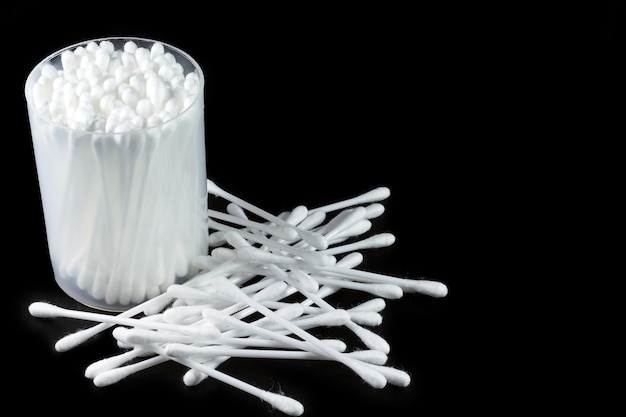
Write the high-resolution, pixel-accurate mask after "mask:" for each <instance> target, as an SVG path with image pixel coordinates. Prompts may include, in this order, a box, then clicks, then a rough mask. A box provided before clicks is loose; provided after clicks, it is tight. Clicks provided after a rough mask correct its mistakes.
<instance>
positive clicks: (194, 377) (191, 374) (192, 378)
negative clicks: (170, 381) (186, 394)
mask: <svg viewBox="0 0 626 417" xmlns="http://www.w3.org/2000/svg"><path fill="white" fill-rule="evenodd" d="M205 378H206V374H203V373H202V372H200V371H196V370H195V369H190V370H188V371H187V372H185V375H183V384H185V385H186V386H188V387H195V386H196V385H198V384H199V383H200V382H202V381H204V379H205Z"/></svg>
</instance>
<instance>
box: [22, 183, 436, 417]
mask: <svg viewBox="0 0 626 417" xmlns="http://www.w3.org/2000/svg"><path fill="white" fill-rule="evenodd" d="M207 188H208V189H209V190H210V189H211V186H210V185H207ZM214 191H215V190H214ZM387 193H388V189H386V188H385V187H380V188H379V189H376V190H372V191H371V192H369V193H366V194H364V195H362V196H359V197H358V198H353V199H348V200H344V201H343V202H339V203H336V204H333V205H327V206H322V207H320V208H318V209H313V210H309V209H307V208H306V207H305V206H297V207H296V208H295V209H294V210H292V211H285V212H283V213H281V214H280V215H279V216H276V218H278V219H281V220H282V222H284V223H280V222H279V221H277V220H276V219H275V218H273V217H272V216H271V215H270V216H263V215H262V213H263V210H262V209H258V208H256V212H254V211H253V210H249V209H248V208H246V205H245V202H244V204H243V205H241V201H238V200H236V197H235V198H233V199H232V200H233V201H230V202H229V204H228V207H227V211H228V214H222V213H219V212H213V213H212V212H211V211H208V212H207V213H208V215H209V217H211V216H212V218H209V219H208V220H207V223H206V224H207V226H208V227H210V228H212V229H214V230H215V232H213V233H212V234H207V236H208V237H209V239H208V241H210V242H213V243H215V246H212V250H211V251H210V255H201V256H199V257H198V258H197V259H196V260H194V261H193V264H194V265H196V266H198V267H199V269H200V271H199V272H198V274H197V276H194V277H192V278H191V279H189V280H188V281H187V282H184V283H181V284H174V283H172V284H169V285H168V286H167V288H165V289H164V293H163V294H161V295H159V296H157V297H155V299H154V300H150V301H149V302H145V303H142V304H140V305H138V306H136V308H131V309H130V310H129V311H128V312H123V313H121V314H118V315H117V316H112V315H108V314H104V315H102V316H104V317H99V316H92V317H90V318H87V316H80V318H82V319H86V320H88V319H91V320H96V321H97V320H105V319H107V318H111V317H117V318H116V319H107V320H111V322H104V321H103V322H101V323H100V324H99V325H97V326H94V327H93V328H90V329H94V328H98V329H99V331H102V330H103V329H106V328H109V327H112V326H114V325H117V327H115V328H114V329H113V331H112V335H113V337H114V338H115V339H116V340H117V344H118V346H119V347H120V348H122V349H128V351H126V352H124V353H122V354H120V355H117V356H112V357H109V358H104V359H101V360H99V361H96V362H94V363H93V364H91V365H90V366H89V367H88V368H87V369H86V370H85V376H86V377H88V378H91V379H93V382H94V384H95V385H96V386H105V385H110V384H113V383H116V382H118V381H120V380H121V379H124V378H126V377H128V376H129V375H131V374H133V373H136V372H139V371H141V370H144V369H147V368H148V367H151V366H155V365H158V364H161V363H164V362H166V361H175V362H178V363H180V364H182V365H183V366H185V367H187V368H188V369H187V371H186V372H185V374H184V376H183V382H184V383H185V385H188V386H192V385H196V384H198V383H200V382H201V381H202V380H204V379H205V378H208V377H214V378H215V379H218V380H222V381H223V382H225V383H227V384H230V385H232V386H233V387H235V388H241V389H242V390H243V391H246V392H249V393H251V394H253V395H255V396H257V397H259V398H260V399H261V400H264V398H267V399H268V403H270V404H276V409H277V410H280V411H283V412H286V413H287V414H289V413H293V414H291V415H299V413H302V412H303V407H302V404H300V403H299V402H298V401H295V400H293V399H291V398H289V397H285V396H280V395H278V394H273V393H271V392H269V391H265V390H262V389H260V388H257V387H254V386H252V385H250V384H248V383H247V382H244V381H241V380H238V379H235V378H233V377H231V376H229V375H226V374H224V373H223V372H221V371H218V370H217V368H218V367H219V366H220V364H222V363H224V362H225V361H226V360H229V359H233V358H257V359H278V360H325V361H335V362H339V363H341V364H343V365H345V366H346V367H348V368H349V369H351V370H352V371H354V372H355V373H356V374H357V375H358V376H359V377H361V379H362V380H363V381H365V382H366V383H368V384H369V385H370V386H372V387H374V388H383V387H384V386H386V385H387V384H390V385H396V386H400V387H406V386H408V385H409V384H410V381H411V377H410V375H409V374H408V373H407V372H405V371H404V370H402V369H397V368H394V367H391V366H388V365H386V362H387V359H388V357H387V355H388V353H389V351H390V345H389V343H387V341H386V340H385V339H384V338H383V337H381V336H380V335H378V334H376V333H375V332H373V331H372V330H370V329H368V328H367V327H372V326H378V325H380V324H381V323H382V318H383V317H382V315H381V314H380V312H381V311H382V310H383V309H384V308H385V306H386V302H385V300H386V299H398V298H400V297H402V296H403V294H404V293H409V292H418V293H422V294H426V295H432V296H435V297H443V296H445V295H447V287H446V286H445V285H444V284H442V283H439V282H435V281H428V280H422V279H419V280H415V279H410V278H402V277H394V276H390V275H385V274H379V273H375V272H369V271H364V270H360V269H356V267H357V266H358V265H359V264H360V263H361V262H362V261H363V255H362V254H361V253H360V252H358V251H359V250H363V249H371V248H380V247H386V246H391V245H392V244H393V243H394V242H395V237H394V235H393V234H391V233H378V234H376V235H373V236H369V237H366V238H364V239H359V240H356V239H352V240H348V239H350V238H352V237H355V236H359V235H360V234H363V233H365V231H367V230H369V228H370V227H371V221H370V219H372V218H375V217H378V216H379V215H381V214H382V213H383V212H384V206H383V205H382V204H379V203H377V201H379V199H383V198H386V195H387ZM216 195H218V196H219V194H216ZM222 196H223V195H222ZM224 198H226V196H224ZM226 199H228V198H226ZM361 204H369V205H367V206H363V205H361ZM340 209H342V210H343V211H342V212H339V213H337V214H336V215H335V216H334V217H333V218H332V219H328V220H327V219H326V217H327V214H328V213H330V212H332V211H335V210H340ZM244 210H247V211H250V212H254V213H255V214H257V215H258V216H259V217H261V218H263V219H264V220H265V221H267V223H260V222H255V221H252V220H250V219H248V217H247V215H246V211H244ZM316 210H317V211H316ZM211 213H212V215H211ZM217 220H221V221H223V222H224V223H221V222H219V221H217ZM324 220H327V222H326V223H325V224H324ZM229 224H232V225H238V226H239V227H234V226H230V225H229ZM302 232H309V233H311V234H313V235H316V236H321V237H323V238H324V239H325V243H326V244H328V245H329V246H327V247H326V248H325V249H321V248H319V247H315V246H314V245H312V244H311V243H310V242H308V241H307V240H306V239H305V238H304V237H303V235H302ZM211 236H213V238H210V237H211ZM314 239H315V238H314ZM318 243H320V242H318ZM330 245H332V246H330ZM336 255H343V256H342V257H338V258H336V257H335V256H336ZM415 282H417V283H419V284H415ZM340 290H349V291H359V292H361V293H366V294H372V295H374V296H375V297H376V298H372V299H369V300H365V301H364V302H362V303H360V304H358V305H355V306H353V307H351V308H347V309H345V310H344V309H340V308H336V307H334V306H332V305H331V304H330V303H329V302H328V301H326V298H327V297H329V296H330V295H332V294H334V293H336V292H338V291H340ZM298 292H299V293H300V294H297V293H298ZM42 304H45V305H39V304H37V303H33V304H32V305H31V307H30V308H29V309H31V310H32V313H31V314H33V315H34V316H37V317H47V316H56V314H59V311H58V310H56V308H59V309H60V307H56V306H52V307H53V308H52V309H50V307H49V305H48V304H46V303H42ZM63 310H64V309H61V311H63ZM69 311H74V310H69ZM140 313H143V314H146V317H144V318H142V319H133V318H131V317H132V316H135V315H138V314H140ZM255 314H256V315H255ZM72 315H73V313H69V314H68V315H67V317H72ZM126 315H128V317H125V316H126ZM259 316H260V317H259ZM60 317H66V315H60ZM248 317H252V318H254V320H253V321H250V320H249V319H247V318H248ZM76 318H78V317H76ZM164 325H171V326H178V328H176V327H174V328H167V327H162V326H164ZM204 326H208V327H210V328H213V329H214V330H213V333H212V334H211V336H212V337H206V338H202V337H198V335H196V334H194V333H193V330H192V331H182V329H183V328H189V329H191V328H202V327H204ZM332 326H341V327H345V328H347V329H349V330H350V331H352V332H353V333H354V334H355V336H357V337H358V338H359V340H360V341H361V342H362V343H363V344H364V345H365V347H366V348H365V349H354V350H351V351H349V350H348V345H347V344H346V343H345V342H343V341H341V340H336V339H320V338H317V337H316V336H314V335H313V334H312V333H310V332H309V331H308V329H312V328H320V327H332ZM90 329H85V330H83V331H82V332H84V331H89V330H90ZM77 333H78V334H80V333H81V332H77ZM89 333H90V334H91V336H93V335H94V334H97V332H96V330H91V331H90V332H89ZM76 337H78V336H76ZM68 340H71V339H68ZM84 340H86V339H84V337H83V341H84ZM57 343H58V342H57ZM77 343H78V342H77ZM77 343H75V344H74V346H75V345H76V344H77ZM152 355H154V356H152ZM146 357H147V358H146ZM142 358H146V359H142ZM275 395H278V397H275ZM264 401H265V400H264ZM272 402H273V403H272Z"/></svg>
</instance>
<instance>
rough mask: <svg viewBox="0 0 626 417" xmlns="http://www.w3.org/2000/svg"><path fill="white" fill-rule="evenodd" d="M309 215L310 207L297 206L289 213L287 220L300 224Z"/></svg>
mask: <svg viewBox="0 0 626 417" xmlns="http://www.w3.org/2000/svg"><path fill="white" fill-rule="evenodd" d="M308 215H309V209H308V208H307V207H306V206H297V207H294V208H293V210H291V212H289V213H288V214H287V217H286V218H285V221H286V222H287V223H289V224H292V225H294V226H295V225H299V224H300V223H301V222H302V221H303V220H304V219H306V217H307V216H308ZM294 239H295V238H294Z"/></svg>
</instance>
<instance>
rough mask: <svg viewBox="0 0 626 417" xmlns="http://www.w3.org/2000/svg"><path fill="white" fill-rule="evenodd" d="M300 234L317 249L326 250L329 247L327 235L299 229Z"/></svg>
mask: <svg viewBox="0 0 626 417" xmlns="http://www.w3.org/2000/svg"><path fill="white" fill-rule="evenodd" d="M298 235H299V236H300V237H301V238H302V240H304V241H305V242H306V243H308V244H309V245H311V246H313V247H314V248H315V249H319V250H324V249H327V248H328V240H327V239H326V237H325V236H323V235H321V234H319V233H315V232H310V231H308V230H304V229H298Z"/></svg>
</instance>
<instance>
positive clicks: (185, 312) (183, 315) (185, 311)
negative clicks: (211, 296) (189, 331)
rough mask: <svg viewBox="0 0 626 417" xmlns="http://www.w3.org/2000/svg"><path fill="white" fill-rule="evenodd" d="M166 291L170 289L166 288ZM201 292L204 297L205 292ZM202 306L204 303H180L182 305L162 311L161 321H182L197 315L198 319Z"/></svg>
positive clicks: (200, 315)
mask: <svg viewBox="0 0 626 417" xmlns="http://www.w3.org/2000/svg"><path fill="white" fill-rule="evenodd" d="M181 287H182V286H181ZM183 288H184V287H183ZM167 291H168V293H169V292H170V289H169V288H168V289H167ZM202 292H203V293H204V294H205V298H206V296H207V293H206V292H204V291H202ZM204 307H205V306H204V305H202V304H200V305H182V306H177V307H171V308H168V309H167V310H165V311H164V312H163V321H165V322H166V323H173V324H175V323H183V322H185V321H187V320H189V318H193V317H197V319H198V320H199V319H201V318H202V309H203V308H204Z"/></svg>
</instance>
